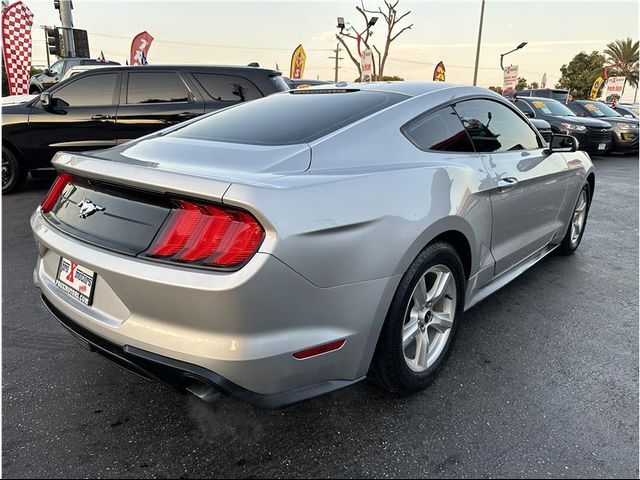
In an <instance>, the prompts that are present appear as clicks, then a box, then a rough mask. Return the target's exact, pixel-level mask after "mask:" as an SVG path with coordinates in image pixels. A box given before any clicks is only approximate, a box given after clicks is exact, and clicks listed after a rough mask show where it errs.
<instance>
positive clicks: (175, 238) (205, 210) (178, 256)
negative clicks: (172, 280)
mask: <svg viewBox="0 0 640 480" xmlns="http://www.w3.org/2000/svg"><path fill="white" fill-rule="evenodd" d="M175 204H176V208H174V209H173V210H171V213H170V214H169V218H168V219H167V220H166V221H165V223H164V225H163V226H162V228H161V229H160V232H158V235H156V238H155V239H154V241H153V243H152V244H151V246H150V247H149V248H148V249H147V251H146V252H145V253H144V255H146V256H148V257H153V258H158V259H163V260H169V261H172V262H180V263H189V264H196V265H202V266H210V267H234V266H238V265H241V264H243V263H244V262H246V261H247V260H249V258H251V256H252V255H253V254H254V253H255V252H256V251H257V250H258V247H260V244H261V243H262V239H263V238H264V230H263V228H262V226H261V225H260V224H259V223H258V222H257V220H256V219H255V218H253V217H252V216H251V215H249V214H248V213H246V212H243V211H240V210H232V209H227V208H223V207H220V206H213V205H206V204H199V203H195V202H191V201H187V200H177V201H176V202H175Z"/></svg>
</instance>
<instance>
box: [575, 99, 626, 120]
mask: <svg viewBox="0 0 640 480" xmlns="http://www.w3.org/2000/svg"><path fill="white" fill-rule="evenodd" d="M582 106H583V107H584V109H585V110H586V111H587V113H588V114H589V115H590V116H592V117H621V116H622V115H620V114H619V113H618V112H616V111H615V110H614V109H613V108H609V107H607V106H606V105H605V104H604V103H600V102H586V103H583V104H582Z"/></svg>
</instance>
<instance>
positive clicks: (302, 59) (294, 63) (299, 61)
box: [289, 44, 307, 80]
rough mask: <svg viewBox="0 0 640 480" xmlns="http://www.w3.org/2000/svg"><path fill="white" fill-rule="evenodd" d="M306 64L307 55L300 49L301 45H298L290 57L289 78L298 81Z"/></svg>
mask: <svg viewBox="0 0 640 480" xmlns="http://www.w3.org/2000/svg"><path fill="white" fill-rule="evenodd" d="M306 62H307V54H306V53H305V51H304V48H303V47H302V44H300V45H298V48H296V49H295V50H294V51H293V55H291V70H290V72H289V78H292V79H294V80H300V79H301V78H302V76H303V75H304V64H305V63H306Z"/></svg>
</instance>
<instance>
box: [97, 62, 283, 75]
mask: <svg viewBox="0 0 640 480" xmlns="http://www.w3.org/2000/svg"><path fill="white" fill-rule="evenodd" d="M114 68H115V69H117V70H125V71H136V72H147V71H151V72H152V71H154V70H188V71H190V72H199V71H200V72H206V71H210V70H218V71H220V70H228V71H236V72H238V71H244V72H266V73H269V74H274V75H281V72H279V71H278V70H273V69H270V68H262V67H249V66H246V65H170V64H168V65H114V66H113V67H111V68H110V70H113V69H114Z"/></svg>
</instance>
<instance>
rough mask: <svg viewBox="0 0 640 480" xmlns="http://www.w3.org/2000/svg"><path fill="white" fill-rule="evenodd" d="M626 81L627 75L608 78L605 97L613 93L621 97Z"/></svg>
mask: <svg viewBox="0 0 640 480" xmlns="http://www.w3.org/2000/svg"><path fill="white" fill-rule="evenodd" d="M625 81H626V78H625V77H609V78H608V79H607V86H606V89H605V97H606V98H609V97H610V96H611V95H617V96H618V98H621V97H622V92H623V91H624V84H625Z"/></svg>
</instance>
